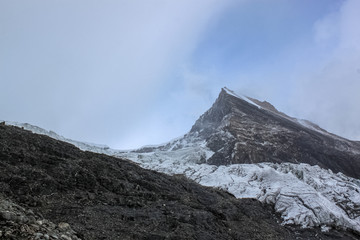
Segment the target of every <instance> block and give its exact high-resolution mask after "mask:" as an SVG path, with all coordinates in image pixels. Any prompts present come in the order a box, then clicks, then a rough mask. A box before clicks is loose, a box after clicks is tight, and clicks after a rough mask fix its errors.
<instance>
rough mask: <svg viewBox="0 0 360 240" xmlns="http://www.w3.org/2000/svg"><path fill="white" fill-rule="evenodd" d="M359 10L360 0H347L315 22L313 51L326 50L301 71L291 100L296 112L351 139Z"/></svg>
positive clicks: (358, 81)
mask: <svg viewBox="0 0 360 240" xmlns="http://www.w3.org/2000/svg"><path fill="white" fill-rule="evenodd" d="M359 10H360V1H357V0H348V1H345V2H344V3H343V5H342V7H341V8H340V9H339V11H337V12H335V13H332V14H330V15H328V16H326V17H325V18H323V19H321V20H319V21H318V22H316V23H315V25H314V41H315V44H316V51H317V52H313V54H317V53H321V52H327V54H326V57H325V58H324V60H323V61H321V62H319V63H318V64H317V65H316V67H313V68H312V70H311V71H308V72H307V73H302V74H301V78H299V79H298V82H297V88H298V89H297V91H296V95H295V97H296V99H295V100H294V102H296V104H295V107H296V108H298V113H299V115H302V116H304V117H305V118H308V119H311V120H313V121H314V122H316V123H318V124H320V126H322V127H324V128H325V129H327V130H329V131H331V132H334V133H336V134H339V135H341V136H344V137H347V138H350V139H354V140H360V121H359V119H360V109H359V103H360V94H359V93H360V71H359V69H360V28H359V27H358V23H359V22H360V15H359V14H358V11H359ZM308 70H309V69H308Z"/></svg>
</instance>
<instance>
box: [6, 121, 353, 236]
mask: <svg viewBox="0 0 360 240" xmlns="http://www.w3.org/2000/svg"><path fill="white" fill-rule="evenodd" d="M0 160H1V161H0V195H1V198H0V211H1V219H0V239H77V238H81V239H319V238H321V239H333V238H337V237H343V238H344V239H356V238H357V236H356V235H354V234H353V233H351V232H343V231H340V230H339V231H337V230H335V231H332V232H329V233H322V232H320V231H319V230H318V229H311V230H308V229H306V230H304V229H301V228H297V227H284V226H281V225H279V223H278V222H279V218H278V217H277V216H275V215H274V213H273V212H272V208H271V207H266V206H264V205H262V204H261V203H260V202H259V201H257V200H254V199H236V198H234V197H233V196H232V195H230V194H228V193H226V192H223V191H220V190H216V189H213V188H206V187H202V186H200V185H199V184H196V183H194V182H192V181H190V180H187V179H186V178H184V177H182V176H174V177H170V176H167V175H165V174H161V173H157V172H154V171H150V170H145V169H142V168H140V167H138V166H136V165H135V164H134V163H131V162H129V161H126V160H121V159H118V158H114V157H110V156H106V155H101V154H96V153H91V152H82V151H80V150H79V149H77V148H76V147H74V146H73V145H71V144H68V143H64V142H60V141H57V140H54V139H51V138H49V137H47V136H43V135H36V134H33V133H30V132H29V131H25V130H22V129H20V128H17V127H12V126H3V125H2V126H0ZM46 219H48V220H46ZM40 225H41V226H40Z"/></svg>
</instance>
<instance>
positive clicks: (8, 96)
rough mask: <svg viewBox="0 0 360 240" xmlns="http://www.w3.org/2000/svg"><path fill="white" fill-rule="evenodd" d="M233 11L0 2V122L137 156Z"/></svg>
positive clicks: (210, 5)
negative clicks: (163, 95)
mask: <svg viewBox="0 0 360 240" xmlns="http://www.w3.org/2000/svg"><path fill="white" fill-rule="evenodd" d="M230 2H231V1H215V0H210V1H208V0H200V1H190V0H185V1H165V0H154V1H137V0H135V1H110V0H108V1H101V3H100V2H98V1H76V2H74V1H41V0H36V1H32V2H31V3H30V2H28V1H22V3H21V4H18V2H16V3H15V2H12V1H3V2H1V3H0V16H1V21H0V22H1V25H0V33H1V37H0V52H1V53H2V54H1V55H0V79H1V86H2V87H1V89H2V92H3V93H2V94H1V95H0V108H1V116H0V118H3V119H7V120H15V121H20V122H30V123H33V124H36V125H39V126H42V127H44V128H47V129H52V130H54V131H57V132H59V133H60V134H63V135H65V136H66V137H70V138H74V139H78V140H86V141H93V142H100V143H101V142H103V143H107V144H109V145H112V146H114V147H121V148H128V147H135V146H134V145H129V144H128V141H127V140H126V138H127V137H129V136H130V135H132V132H133V131H134V130H133V129H134V128H137V127H139V126H140V125H147V124H146V122H147V121H148V119H147V118H151V117H150V116H151V112H152V109H153V108H154V104H155V103H156V101H157V98H158V97H157V96H158V94H159V91H160V90H159V89H161V86H162V85H164V84H168V83H167V81H168V80H167V79H169V78H168V77H169V75H170V74H171V73H172V71H173V70H174V68H177V66H179V65H181V64H183V62H184V61H186V59H187V58H188V56H189V55H190V54H191V52H192V50H193V48H194V47H195V46H196V45H197V43H198V41H199V40H200V38H201V36H202V32H203V31H204V30H205V29H206V28H207V25H208V24H209V22H211V21H212V19H214V18H216V16H217V15H219V14H220V13H221V11H222V10H223V9H224V8H226V7H228V5H229V4H230ZM144 131H145V132H146V128H145V129H144ZM144 135H146V134H144ZM164 137H166V136H164ZM139 139H140V138H139ZM145 142H146V143H149V142H150V143H151V142H152V140H151V139H146V138H144V139H143V141H142V140H139V141H138V142H137V145H141V144H144V143H145ZM134 144H135V143H134Z"/></svg>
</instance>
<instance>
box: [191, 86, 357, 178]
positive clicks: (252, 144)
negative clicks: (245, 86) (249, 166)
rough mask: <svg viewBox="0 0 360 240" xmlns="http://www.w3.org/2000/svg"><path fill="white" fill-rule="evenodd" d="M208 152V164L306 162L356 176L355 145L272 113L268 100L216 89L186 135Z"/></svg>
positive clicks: (301, 121)
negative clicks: (199, 141)
mask: <svg viewBox="0 0 360 240" xmlns="http://www.w3.org/2000/svg"><path fill="white" fill-rule="evenodd" d="M195 134H196V135H197V136H198V138H200V139H204V140H205V141H206V146H207V147H208V148H209V149H210V150H211V151H213V152H214V154H213V155H212V156H211V157H210V158H209V159H207V163H208V164H215V165H228V164H234V163H260V162H272V163H282V162H290V163H308V164H310V165H318V166H320V167H322V168H325V169H331V170H332V171H334V172H336V173H337V172H342V173H344V174H346V175H348V176H351V177H355V178H360V144H359V143H358V142H355V141H349V140H347V139H344V138H341V137H338V136H335V135H333V134H330V133H328V132H326V131H325V130H323V129H321V128H320V127H318V126H316V125H315V124H312V123H311V122H309V121H305V120H297V119H294V118H291V117H288V116H286V115H285V114H283V113H280V112H278V111H277V110H276V109H275V108H274V107H273V106H272V105H271V104H269V103H267V102H260V101H258V100H255V99H251V98H247V97H245V96H239V95H236V94H234V93H233V92H231V91H230V90H228V89H226V88H225V89H222V91H221V93H220V95H219V97H218V99H217V100H216V102H215V103H214V104H213V106H212V107H211V108H210V109H209V110H208V111H207V112H205V113H204V114H203V115H202V116H201V117H200V119H199V120H197V121H196V123H195V125H194V126H193V127H192V129H191V131H190V133H189V135H195Z"/></svg>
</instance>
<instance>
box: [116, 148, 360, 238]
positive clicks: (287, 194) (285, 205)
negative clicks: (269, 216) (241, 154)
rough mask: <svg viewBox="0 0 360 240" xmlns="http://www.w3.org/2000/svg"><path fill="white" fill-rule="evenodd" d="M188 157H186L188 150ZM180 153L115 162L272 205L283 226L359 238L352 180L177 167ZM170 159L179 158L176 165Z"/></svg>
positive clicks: (313, 170) (316, 170) (269, 166)
mask: <svg viewBox="0 0 360 240" xmlns="http://www.w3.org/2000/svg"><path fill="white" fill-rule="evenodd" d="M193 150H194V151H196V149H193ZM188 152H192V151H191V150H190V149H188ZM182 153H183V152H176V153H175V152H172V153H171V154H170V153H168V154H160V153H151V154H150V153H145V154H135V153H127V154H122V155H121V156H123V157H126V158H129V159H131V160H133V161H134V162H137V163H139V164H140V165H141V166H142V167H144V168H147V169H152V170H156V171H160V172H164V173H167V174H171V175H174V174H184V175H186V176H187V177H188V178H190V179H193V180H194V181H196V182H198V183H200V184H201V185H204V186H211V187H219V188H222V189H224V190H226V191H228V192H230V193H232V194H233V195H234V196H235V197H237V198H256V199H258V200H260V201H261V202H264V203H268V204H273V205H274V208H275V210H276V212H278V213H280V214H281V216H282V218H283V220H284V221H283V224H297V225H301V226H303V227H314V226H319V227H322V228H323V229H324V230H327V228H331V227H334V228H336V227H341V228H345V229H346V228H350V229H353V230H356V231H358V232H360V181H359V180H358V179H354V178H350V177H347V176H345V175H344V174H342V173H338V174H334V173H333V172H332V171H331V170H325V169H322V168H320V167H318V166H310V165H308V164H292V163H281V164H276V163H258V164H233V165H229V166H214V165H208V164H196V163H189V162H188V163H187V164H183V163H182V161H183V160H182V156H181V155H182ZM176 154H179V155H178V157H180V158H178V159H177V158H176ZM193 154H194V152H193Z"/></svg>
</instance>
